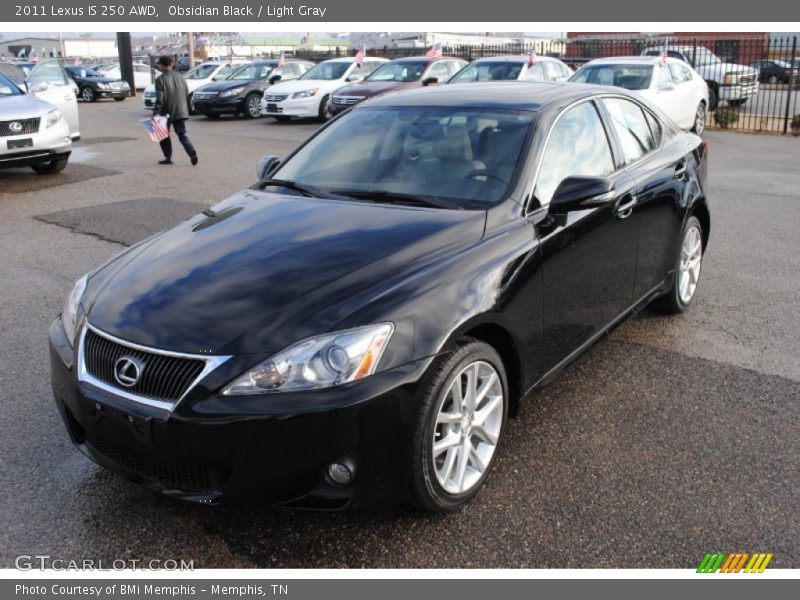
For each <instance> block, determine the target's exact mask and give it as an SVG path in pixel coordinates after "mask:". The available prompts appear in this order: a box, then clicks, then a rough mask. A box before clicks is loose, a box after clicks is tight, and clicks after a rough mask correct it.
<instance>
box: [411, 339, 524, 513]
mask: <svg viewBox="0 0 800 600" xmlns="http://www.w3.org/2000/svg"><path fill="white" fill-rule="evenodd" d="M425 381H426V383H425V384H423V394H424V395H423V398H422V405H421V407H420V409H419V414H418V417H417V423H416V426H415V430H414V439H413V442H412V444H413V445H412V452H411V455H412V459H411V460H412V463H411V489H412V493H413V500H414V502H415V504H416V505H417V506H419V507H420V508H423V509H425V510H429V511H434V512H444V511H451V510H457V509H459V508H461V507H462V506H464V505H465V504H466V503H467V502H469V501H470V500H471V499H472V498H474V497H475V495H476V494H477V493H478V491H479V490H480V488H481V486H483V484H484V482H485V481H486V478H487V476H488V475H489V472H490V471H491V469H492V466H493V465H494V461H495V459H496V457H497V450H498V448H499V445H500V440H501V438H502V435H503V430H504V427H505V421H506V415H507V413H508V384H507V381H506V372H505V369H504V367H503V362H502V360H501V358H500V356H499V355H498V354H497V352H496V351H495V350H494V348H492V347H491V346H489V345H488V344H486V343H484V342H480V341H477V340H466V341H465V342H464V343H462V344H461V345H459V346H458V347H457V348H456V349H455V351H453V352H452V353H451V354H450V355H448V356H447V357H446V358H444V359H442V360H441V362H440V363H439V364H438V365H437V366H436V367H434V370H433V371H432V372H431V374H430V375H429V376H427V378H426V380H425Z"/></svg>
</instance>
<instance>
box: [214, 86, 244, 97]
mask: <svg viewBox="0 0 800 600" xmlns="http://www.w3.org/2000/svg"><path fill="white" fill-rule="evenodd" d="M243 91H244V87H237V88H233V89H232V90H225V91H224V92H222V93H221V94H220V95H219V97H220V98H229V97H230V96H238V95H239V94H241V93H242V92H243Z"/></svg>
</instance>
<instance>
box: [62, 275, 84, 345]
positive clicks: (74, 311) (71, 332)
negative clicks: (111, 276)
mask: <svg viewBox="0 0 800 600" xmlns="http://www.w3.org/2000/svg"><path fill="white" fill-rule="evenodd" d="M85 289H86V275H84V276H83V277H81V278H80V279H78V281H76V282H75V286H74V287H73V288H72V292H70V295H69V296H67V301H66V302H65V303H64V308H63V309H62V310H61V324H62V325H63V327H64V331H65V332H66V333H67V339H69V341H70V343H71V344H72V343H74V341H75V334H77V333H78V332H77V331H75V326H76V320H77V318H78V304H80V302H81V296H83V292H84V290H85Z"/></svg>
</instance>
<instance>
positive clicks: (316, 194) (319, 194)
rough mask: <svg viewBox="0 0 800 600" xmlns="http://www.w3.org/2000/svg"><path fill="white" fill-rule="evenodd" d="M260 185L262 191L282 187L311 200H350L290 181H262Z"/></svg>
mask: <svg viewBox="0 0 800 600" xmlns="http://www.w3.org/2000/svg"><path fill="white" fill-rule="evenodd" d="M260 184H261V186H262V189H263V188H264V187H267V186H270V185H273V186H280V187H285V188H287V189H290V190H295V191H298V192H300V193H301V194H303V195H304V196H308V197H310V198H326V199H329V200H349V198H347V197H346V196H339V195H338V194H332V193H331V192H326V191H325V190H321V189H320V188H317V187H314V186H313V185H305V184H304V183H297V182H296V181H291V180H289V179H265V180H264V181H261V182H260Z"/></svg>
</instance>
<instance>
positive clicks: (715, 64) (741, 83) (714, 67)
mask: <svg viewBox="0 0 800 600" xmlns="http://www.w3.org/2000/svg"><path fill="white" fill-rule="evenodd" d="M663 51H664V48H663V47H662V48H659V47H655V46H652V47H650V48H647V49H646V50H645V51H644V52H642V56H660V55H661V53H662V52H663ZM667 55H668V56H669V57H670V58H677V59H679V60H682V61H684V62H686V63H689V64H690V65H692V66H693V67H694V70H695V71H697V72H698V73H699V74H700V76H701V77H702V78H703V79H705V81H706V84H708V103H709V106H708V108H709V109H710V110H713V109H715V108H716V107H717V102H718V101H719V100H725V101H726V102H727V103H728V104H730V105H731V106H741V105H742V104H744V103H745V102H747V99H748V98H750V96H755V95H756V94H757V93H758V71H757V70H756V69H753V68H752V67H745V66H743V65H735V64H733V63H726V62H722V60H721V59H720V58H719V57H718V56H717V55H716V54H714V53H713V52H711V50H709V49H708V48H706V47H705V46H696V47H695V46H673V45H672V44H670V45H669V46H667Z"/></svg>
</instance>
